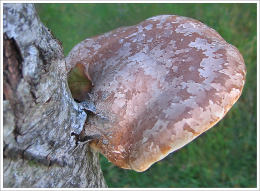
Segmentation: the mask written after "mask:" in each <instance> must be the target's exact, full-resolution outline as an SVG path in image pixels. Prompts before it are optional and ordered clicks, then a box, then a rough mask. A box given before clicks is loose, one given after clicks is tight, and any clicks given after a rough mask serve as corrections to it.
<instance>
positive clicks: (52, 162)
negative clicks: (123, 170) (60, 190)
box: [3, 4, 106, 187]
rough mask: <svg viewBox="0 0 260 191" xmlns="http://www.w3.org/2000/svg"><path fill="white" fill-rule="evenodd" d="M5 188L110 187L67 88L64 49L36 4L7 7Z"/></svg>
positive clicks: (83, 117)
mask: <svg viewBox="0 0 260 191" xmlns="http://www.w3.org/2000/svg"><path fill="white" fill-rule="evenodd" d="M3 29H4V31H3V32H4V39H3V40H4V43H3V44H4V47H3V50H4V59H3V60H4V63H3V80H4V81H3V83H4V90H3V97H4V100H3V124H4V126H3V138H4V140H3V155H4V160H3V186H4V187H106V184H105V181H104V178H103V175H102V171H101V168H100V164H99V160H98V153H95V152H92V150H91V149H90V148H89V146H88V144H84V145H79V146H77V147H76V148H75V146H76V141H75V137H74V136H72V134H79V133H80V132H81V131H82V128H83V125H84V123H85V121H86V118H87V114H86V113H85V111H84V107H83V105H81V104H79V103H76V102H75V101H74V100H73V98H72V96H71V93H70V91H69V88H68V85H67V70H66V67H65V61H64V55H63V50H62V46H61V44H60V43H59V41H58V40H57V39H55V38H54V37H53V36H52V34H51V32H50V31H49V29H47V28H46V27H45V26H44V25H43V24H42V23H41V22H40V20H39V18H38V16H37V13H36V10H35V8H34V5H33V4H4V7H3Z"/></svg>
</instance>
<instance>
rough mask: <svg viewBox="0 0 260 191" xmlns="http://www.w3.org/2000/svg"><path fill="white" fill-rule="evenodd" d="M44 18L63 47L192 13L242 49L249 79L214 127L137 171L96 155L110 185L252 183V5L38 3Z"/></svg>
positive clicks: (65, 51) (253, 11)
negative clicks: (159, 17)
mask: <svg viewBox="0 0 260 191" xmlns="http://www.w3.org/2000/svg"><path fill="white" fill-rule="evenodd" d="M36 7H37V10H38V12H39V15H40V18H41V20H42V21H43V23H44V24H45V25H46V26H47V27H49V28H50V29H51V30H52V32H53V34H54V35H55V36H56V38H57V39H59V40H60V41H61V42H62V44H63V47H64V53H65V55H67V54H68V52H69V51H70V50H71V49H72V47H73V46H74V45H76V44H77V43H79V42H80V41H82V40H84V39H86V38H89V37H92V36H96V35H99V34H102V33H105V32H108V31H110V30H113V29H115V28H117V27H120V26H128V25H134V24H137V23H139V22H140V21H142V20H144V19H146V18H148V17H151V16H155V15H160V14H176V15H181V16H187V17H192V18H195V19H198V20H200V21H201V22H203V23H205V24H206V25H208V26H210V27H212V28H214V29H215V30H216V31H218V32H219V33H220V35H221V36H222V37H223V38H224V39H225V40H226V41H227V42H229V43H231V44H233V45H235V46H236V47H237V48H238V49H239V50H240V52H241V53H242V55H243V57H244V60H245V63H246V66H247V81H246V85H245V87H244V90H243V94H242V96H241V98H240V99H239V101H238V102H237V103H236V104H235V105H234V106H233V108H232V109H231V110H230V112H228V114H227V115H226V116H225V118H224V119H223V120H222V121H221V122H219V123H218V124H217V125H216V126H215V127H214V128H212V129H211V130H209V131H207V132H206V133H204V134H203V135H201V136H200V137H199V138H198V139H196V140H195V141H193V142H192V143H190V144H188V145H187V146H185V147H184V148H182V149H181V150H179V151H176V152H174V153H172V154H170V155H169V156H167V157H166V158H165V159H163V160H162V161H160V162H158V163H156V164H154V165H153V166H152V167H151V168H150V169H149V170H147V171H145V172H143V173H137V172H134V171H131V170H124V169H120V168H118V167H116V166H114V165H113V164H111V163H110V162H108V161H107V160H106V159H105V158H104V157H103V156H101V155H100V160H101V165H102V169H103V173H104V177H105V179H106V182H107V184H108V186H109V187H184V188H188V187H216V188H220V187H256V128H257V125H256V120H257V119H256V107H257V105H256V104H257V103H256V72H257V67H256V43H257V37H256V13H257V8H256V4H176V3H175V4H37V5H36Z"/></svg>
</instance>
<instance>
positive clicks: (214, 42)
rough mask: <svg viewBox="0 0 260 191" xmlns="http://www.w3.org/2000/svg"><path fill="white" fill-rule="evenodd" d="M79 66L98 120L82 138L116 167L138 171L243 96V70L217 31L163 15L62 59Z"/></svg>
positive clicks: (88, 124)
mask: <svg viewBox="0 0 260 191" xmlns="http://www.w3.org/2000/svg"><path fill="white" fill-rule="evenodd" d="M66 63H67V68H68V71H70V70H71V69H72V68H74V67H75V66H76V65H78V64H79V65H82V66H84V67H83V68H84V72H85V74H86V77H87V78H88V79H89V80H91V81H92V84H93V87H92V89H91V90H90V91H89V92H88V93H87V94H88V97H87V99H88V101H91V102H93V103H94V105H95V110H96V114H93V115H89V116H88V119H87V121H86V124H85V127H84V133H85V135H95V134H98V135H100V136H99V138H98V139H97V140H94V141H91V143H90V145H91V147H92V148H95V149H96V150H98V151H99V152H101V153H102V154H103V155H104V156H106V157H107V158H108V160H109V161H111V162H112V163H114V164H115V165H117V166H119V167H121V168H125V169H133V170H135V171H139V172H140V171H144V170H146V169H148V168H149V167H150V166H151V165H152V164H153V163H155V162H157V161H159V160H161V159H162V158H164V157H165V156H167V155H168V154H169V153H171V152H173V151H175V150H177V149H180V148H181V147H183V146H184V145H186V144H187V143H189V142H191V141H192V140H193V139H195V138H196V137H198V136H199V135H200V134H201V133H203V132H205V131H206V130H208V129H209V128H211V127H212V126H214V125H215V124H216V123H217V122H218V121H219V120H220V119H222V118H223V117H224V116H225V114H226V113H227V112H228V111H229V109H230V108H231V107H232V105H233V104H234V103H235V102H236V101H237V100H238V98H239V96H240V95H241V92H242V89H243V86H244V83H245V75H246V68H245V64H244V60H243V57H242V56H241V54H240V53H239V51H238V50H237V49H236V48H235V47H234V46H232V45H230V44H228V43H227V42H226V41H225V40H224V39H223V38H222V37H221V36H220V35H219V34H218V33H217V32H216V31H215V30H213V29H211V28H209V27H208V26H206V25H205V24H203V23H201V22H199V21H197V20H194V19H191V18H187V17H181V16H176V15H161V16H156V17H152V18H149V19H147V20H145V21H143V22H141V23H139V24H137V25H135V26H130V27H122V28H118V29H116V30H114V31H111V32H108V33H105V34H103V35H100V36H96V37H93V38H90V39H86V40H84V41H82V42H81V43H79V44H78V45H76V46H75V47H74V48H73V49H72V50H71V52H70V53H69V55H68V56H67V58H66Z"/></svg>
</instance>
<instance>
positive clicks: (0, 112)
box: [0, 0, 260, 191]
mask: <svg viewBox="0 0 260 191" xmlns="http://www.w3.org/2000/svg"><path fill="white" fill-rule="evenodd" d="M4 3H256V4H257V187H256V188H142V189H140V188H85V189H84V188H3V176H2V175H3V149H2V148H3V128H2V127H3V103H2V100H3V93H2V92H3V72H1V73H0V82H1V86H0V88H1V89H0V90H1V91H0V98H1V100H0V103H1V104H0V106H1V110H0V117H1V128H0V135H1V141H0V146H1V149H0V155H1V159H0V161H1V163H0V164H1V166H0V170H1V176H0V177H1V180H0V190H15V191H17V190H21V191H22V190H24V191H31V190H71V191H72V190H73V191H74V190H175V191H177V190H181V191H187V190H194V191H204V190H212V191H217V190H225V191H226V190H243V191H259V190H260V187H259V138H260V136H259V133H260V132H259V125H260V124H259V116H258V115H259V80H260V78H259V70H260V69H259V64H260V63H259V61H260V59H259V40H260V39H259V33H260V31H259V21H260V20H259V16H260V15H259V10H260V8H259V1H257V0H248V1H245V0H236V1H234V0H232V1H223V0H215V1H208V0H197V1H190V0H182V1H179V0H178V1H173V0H172V1H169V0H168V1H165V0H162V1H158V0H154V1H151V0H142V1H136V0H126V1H122V0H121V1H118V0H112V1H110V0H96V1H92V0H90V1H86V0H82V1H79V0H76V1H71V0H67V1H66V0H61V1H57V0H56V1H52V0H45V1H42V0H39V1H38V0H37V1H36V0H34V1H32V0H29V1H17V0H4V1H1V17H0V18H1V22H0V23H1V47H0V50H1V65H0V71H3V70H2V68H3V65H2V63H3V56H2V54H3V22H2V21H3V19H2V18H3V4H4Z"/></svg>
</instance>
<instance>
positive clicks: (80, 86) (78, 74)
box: [68, 63, 92, 102]
mask: <svg viewBox="0 0 260 191" xmlns="http://www.w3.org/2000/svg"><path fill="white" fill-rule="evenodd" d="M68 85H69V88H70V91H71V94H72V97H73V98H74V100H75V101H77V102H82V101H84V100H86V98H87V94H88V92H90V90H91V88H92V82H91V80H90V78H89V77H88V75H87V73H86V70H85V67H84V65H83V64H79V63H78V64H76V66H75V67H74V68H72V69H71V71H70V72H69V74H68Z"/></svg>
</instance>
